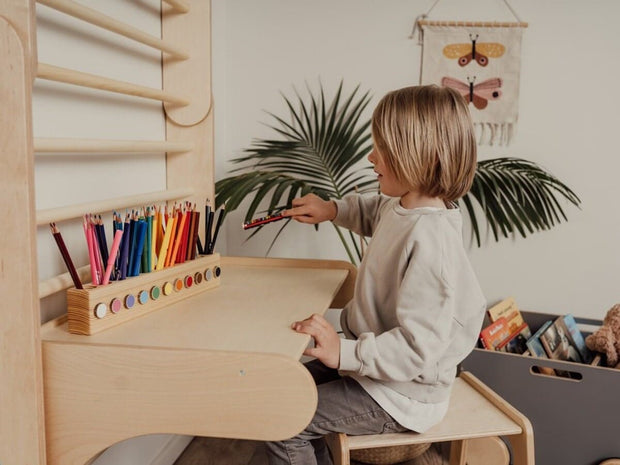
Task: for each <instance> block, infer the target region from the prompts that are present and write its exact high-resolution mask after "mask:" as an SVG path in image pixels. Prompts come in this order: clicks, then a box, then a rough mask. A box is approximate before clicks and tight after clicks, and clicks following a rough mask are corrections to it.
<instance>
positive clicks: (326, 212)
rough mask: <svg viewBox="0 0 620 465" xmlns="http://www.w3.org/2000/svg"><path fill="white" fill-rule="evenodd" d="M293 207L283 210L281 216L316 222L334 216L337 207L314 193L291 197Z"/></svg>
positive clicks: (331, 218) (327, 219)
mask: <svg viewBox="0 0 620 465" xmlns="http://www.w3.org/2000/svg"><path fill="white" fill-rule="evenodd" d="M292 203H293V208H289V209H288V210H284V211H283V212H282V215H283V216H290V217H292V218H293V219H294V220H296V221H299V222H300V223H310V224H317V223H321V222H323V221H331V220H333V219H334V218H336V214H337V213H338V208H337V207H336V204H335V203H334V202H332V201H331V200H323V199H322V198H321V197H319V196H318V195H315V194H308V195H304V196H303V197H299V198H296V199H293V202H292Z"/></svg>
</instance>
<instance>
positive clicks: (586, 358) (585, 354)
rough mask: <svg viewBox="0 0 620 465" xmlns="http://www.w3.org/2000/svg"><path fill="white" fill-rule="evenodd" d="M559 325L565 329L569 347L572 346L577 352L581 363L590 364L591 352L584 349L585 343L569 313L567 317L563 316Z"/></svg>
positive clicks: (573, 318)
mask: <svg viewBox="0 0 620 465" xmlns="http://www.w3.org/2000/svg"><path fill="white" fill-rule="evenodd" d="M560 324H562V325H563V326H564V328H565V329H566V336H567V337H568V339H569V341H570V343H571V345H573V346H574V347H575V348H576V349H577V352H579V356H580V357H581V361H582V362H583V363H588V364H589V363H592V359H593V355H592V352H591V351H590V349H588V348H587V347H586V341H585V339H584V338H583V335H582V334H581V330H580V329H579V327H578V326H577V322H576V321H575V317H574V316H573V315H571V314H570V313H569V314H568V315H564V318H562V320H561V322H560Z"/></svg>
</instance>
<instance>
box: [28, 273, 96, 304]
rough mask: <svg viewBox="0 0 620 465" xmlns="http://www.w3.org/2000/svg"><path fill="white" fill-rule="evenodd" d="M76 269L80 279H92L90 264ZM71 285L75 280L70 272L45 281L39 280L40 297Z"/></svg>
mask: <svg viewBox="0 0 620 465" xmlns="http://www.w3.org/2000/svg"><path fill="white" fill-rule="evenodd" d="M76 271H77V273H78V275H79V277H80V281H82V282H88V281H89V280H90V266H89V265H86V266H82V267H80V268H77V269H76ZM70 287H73V280H72V279H71V275H70V274H69V273H68V272H67V273H62V274H59V275H57V276H54V277H52V278H49V279H46V280H44V281H39V299H43V298H44V297H49V296H50V295H53V294H56V293H58V292H62V291H64V290H67V289H69V288H70Z"/></svg>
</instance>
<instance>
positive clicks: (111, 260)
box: [101, 229, 123, 285]
mask: <svg viewBox="0 0 620 465" xmlns="http://www.w3.org/2000/svg"><path fill="white" fill-rule="evenodd" d="M122 236H123V230H122V229H117V230H116V232H115V233H114V241H113V242H112V249H111V250H110V255H109V256H108V266H107V267H106V269H105V276H104V277H103V281H101V284H102V285H105V284H108V283H109V282H110V274H111V273H112V268H114V262H115V261H116V254H117V253H118V247H119V246H120V244H121V237H122Z"/></svg>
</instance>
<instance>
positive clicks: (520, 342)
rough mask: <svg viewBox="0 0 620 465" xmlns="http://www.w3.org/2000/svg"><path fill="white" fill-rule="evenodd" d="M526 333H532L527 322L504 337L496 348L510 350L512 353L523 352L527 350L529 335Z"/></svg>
mask: <svg viewBox="0 0 620 465" xmlns="http://www.w3.org/2000/svg"><path fill="white" fill-rule="evenodd" d="M526 334H529V335H531V333H530V329H529V326H528V325H527V323H525V322H524V323H523V324H522V325H521V326H519V327H518V328H517V329H516V330H515V331H514V332H512V333H511V334H510V336H508V337H507V338H506V339H504V340H503V341H502V342H501V343H500V344H499V345H498V346H497V348H496V350H499V351H501V352H510V353H512V354H522V353H524V352H525V351H526V350H527V345H526V342H527V340H528V337H527V336H526Z"/></svg>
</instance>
